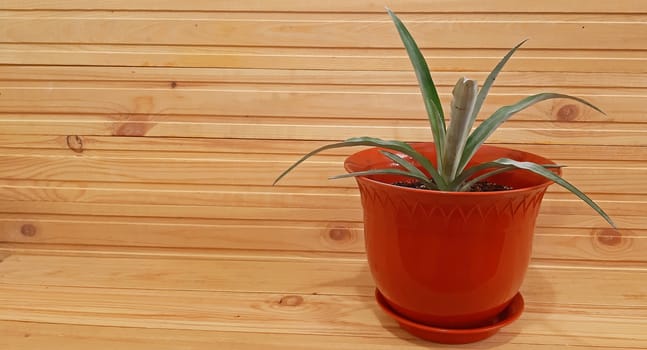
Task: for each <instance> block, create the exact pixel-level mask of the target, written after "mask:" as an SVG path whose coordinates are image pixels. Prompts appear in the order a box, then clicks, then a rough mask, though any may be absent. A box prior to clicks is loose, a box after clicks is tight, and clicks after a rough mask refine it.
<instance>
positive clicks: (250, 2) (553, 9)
mask: <svg viewBox="0 0 647 350" xmlns="http://www.w3.org/2000/svg"><path fill="white" fill-rule="evenodd" d="M389 4H390V5H391V6H392V7H393V9H394V10H396V11H399V12H423V13H424V12H437V13H445V12H467V13H474V12H485V13H489V12H494V13H532V12H538V13H546V12H549V13H564V12H566V13H627V14H631V13H647V6H644V4H643V3H642V2H640V1H635V0H618V1H615V2H613V3H608V2H606V1H598V0H596V1H587V2H582V3H570V2H566V3H565V2H563V1H559V0H547V1H544V2H542V3H541V4H537V3H528V4H525V3H524V4H521V3H519V2H517V1H514V0H493V1H488V2H482V1H478V0H467V1H466V0H461V1H457V0H442V1H435V2H433V3H429V2H427V1H424V0H412V1H391V2H389ZM1 8H2V9H12V10H43V9H45V10H79V9H80V10H113V11H122V10H140V11H141V10H143V11H151V9H155V11H160V10H161V11H223V12H228V11H258V12H264V11H268V12H378V13H382V12H384V4H382V3H379V4H378V3H375V2H373V1H370V0H359V1H353V2H350V3H349V2H348V1H343V0H331V1H326V2H321V3H304V2H301V1H298V0H275V1H272V2H271V3H267V2H258V1H254V0H243V1H236V2H230V1H226V0H217V1H210V0H193V1H191V2H183V3H179V2H176V1H171V0H162V1H160V0H158V1H153V0H137V1H128V2H124V1H121V0H107V1H102V2H100V3H88V2H85V1H82V0H73V1H61V0H54V1H52V0H47V1H44V0H5V1H4V2H3V3H2V7H1Z"/></svg>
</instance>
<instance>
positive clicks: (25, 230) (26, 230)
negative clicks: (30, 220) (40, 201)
mask: <svg viewBox="0 0 647 350" xmlns="http://www.w3.org/2000/svg"><path fill="white" fill-rule="evenodd" d="M20 233H21V234H22V235H23V236H26V237H33V236H35V235H36V226H34V225H32V224H24V225H22V226H21V227H20Z"/></svg>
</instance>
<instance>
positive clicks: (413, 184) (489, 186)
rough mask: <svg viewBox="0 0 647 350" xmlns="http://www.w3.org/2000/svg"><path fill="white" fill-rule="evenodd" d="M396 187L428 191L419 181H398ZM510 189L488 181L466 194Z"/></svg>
mask: <svg viewBox="0 0 647 350" xmlns="http://www.w3.org/2000/svg"><path fill="white" fill-rule="evenodd" d="M394 185H396V186H401V187H409V188H417V189H419V190H428V189H429V188H427V186H425V184H423V183H422V182H420V181H400V182H396V183H394ZM511 189H512V187H510V186H506V185H499V184H497V183H494V182H488V181H483V182H477V183H475V184H474V185H472V187H470V190H469V191H468V192H496V191H507V190H511Z"/></svg>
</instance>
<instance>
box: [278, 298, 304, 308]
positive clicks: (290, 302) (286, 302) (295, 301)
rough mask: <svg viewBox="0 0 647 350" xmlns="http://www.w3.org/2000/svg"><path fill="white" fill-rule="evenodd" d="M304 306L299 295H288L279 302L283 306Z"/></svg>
mask: <svg viewBox="0 0 647 350" xmlns="http://www.w3.org/2000/svg"><path fill="white" fill-rule="evenodd" d="M301 304H303V297H302V296H299V295H286V296H284V297H283V298H281V300H279V305H281V306H292V307H294V306H299V305H301Z"/></svg>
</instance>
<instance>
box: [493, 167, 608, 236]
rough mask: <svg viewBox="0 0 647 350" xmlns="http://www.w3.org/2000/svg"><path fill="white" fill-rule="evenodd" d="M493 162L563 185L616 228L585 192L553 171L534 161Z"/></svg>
mask: <svg viewBox="0 0 647 350" xmlns="http://www.w3.org/2000/svg"><path fill="white" fill-rule="evenodd" d="M493 163H498V164H500V165H502V166H513V167H515V168H518V169H524V170H528V171H531V172H533V173H535V174H537V175H541V176H543V177H545V178H547V179H548V180H551V181H553V182H555V183H556V184H558V185H560V186H562V187H564V188H565V189H567V190H569V191H570V192H571V193H573V194H574V195H576V196H577V197H579V198H580V199H581V200H583V201H584V202H585V203H586V204H588V205H589V206H590V207H591V208H593V210H595V211H596V212H597V213H598V214H600V216H602V217H603V218H604V220H606V221H607V222H608V223H609V224H610V225H611V227H613V228H616V224H615V223H614V222H613V220H611V218H610V217H609V215H607V213H606V212H604V210H602V208H600V207H599V206H598V205H597V204H596V203H595V202H594V201H593V200H592V199H591V198H589V197H588V196H587V195H586V194H584V192H582V191H580V190H579V189H577V187H575V186H573V185H572V184H571V183H569V182H568V181H566V180H564V179H563V178H562V177H560V176H559V175H557V174H555V173H554V172H552V171H550V170H548V169H546V168H545V167H543V166H541V165H539V164H536V163H532V162H520V161H516V160H513V159H509V158H500V159H497V160H494V161H493Z"/></svg>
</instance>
